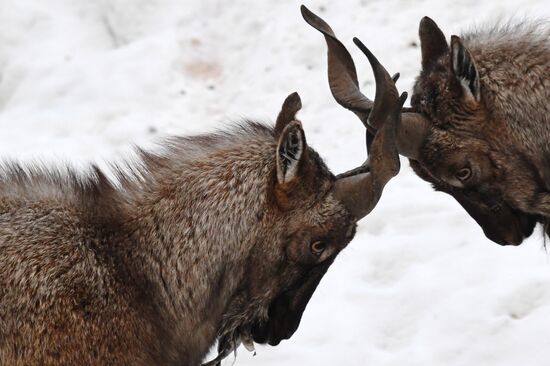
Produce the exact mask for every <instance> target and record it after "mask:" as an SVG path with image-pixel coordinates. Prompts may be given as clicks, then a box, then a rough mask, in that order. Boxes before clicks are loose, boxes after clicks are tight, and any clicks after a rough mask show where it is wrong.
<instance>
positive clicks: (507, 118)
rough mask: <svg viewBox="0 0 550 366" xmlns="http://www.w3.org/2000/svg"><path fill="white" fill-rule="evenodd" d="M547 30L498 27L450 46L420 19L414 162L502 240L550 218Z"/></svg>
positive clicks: (516, 240) (519, 236) (513, 240)
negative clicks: (420, 123) (422, 121)
mask: <svg viewBox="0 0 550 366" xmlns="http://www.w3.org/2000/svg"><path fill="white" fill-rule="evenodd" d="M549 35H550V33H549V32H548V29H547V28H546V27H544V26H542V25H533V24H519V25H499V26H495V27H493V28H489V29H481V30H476V31H472V32H470V33H466V34H464V35H463V36H461V37H457V36H453V37H451V43H450V45H449V44H448V43H447V41H446V38H445V36H444V34H443V32H442V31H441V30H440V29H439V28H438V27H437V25H436V24H435V23H434V22H433V21H432V20H431V19H429V18H424V19H423V20H422V22H421V23H420V39H421V44H422V72H421V73H420V76H419V77H418V79H417V81H416V84H415V87H414V94H413V96H412V107H413V108H414V110H415V111H417V112H420V113H422V114H424V115H425V116H427V117H428V118H429V119H430V120H431V122H432V125H431V127H430V130H429V132H428V135H427V138H426V140H425V142H424V144H423V146H422V148H421V151H420V156H419V159H418V160H411V165H412V167H413V169H414V170H415V171H416V172H417V174H418V175H419V176H421V177H422V178H424V179H425V180H427V181H429V182H431V183H433V185H434V187H435V188H436V189H438V190H442V191H445V192H447V193H450V194H451V195H453V196H454V197H455V198H456V199H457V200H458V201H459V202H460V203H461V204H462V205H463V207H464V208H465V209H466V210H467V211H468V212H469V213H470V215H471V216H472V217H473V218H474V219H476V221H477V222H478V223H479V224H480V225H481V226H482V227H483V229H484V231H485V234H486V235H487V236H488V237H489V238H490V239H492V240H494V241H496V242H498V243H500V244H520V243H521V242H522V241H523V239H524V238H525V237H526V236H529V235H530V234H531V232H532V230H533V227H534V225H535V223H536V222H537V221H538V222H541V223H543V224H544V223H546V224H547V223H548V222H549V221H550V103H549V101H550V37H549ZM547 233H550V232H549V231H547Z"/></svg>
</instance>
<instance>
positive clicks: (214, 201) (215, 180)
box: [0, 111, 356, 366]
mask: <svg viewBox="0 0 550 366" xmlns="http://www.w3.org/2000/svg"><path fill="white" fill-rule="evenodd" d="M283 112H284V111H283ZM287 114H288V116H287V115H285V113H281V115H282V117H281V118H286V119H288V121H283V122H284V125H281V124H280V121H278V128H277V129H276V130H274V129H273V128H272V127H268V126H264V125H261V124H257V123H252V122H247V123H244V124H242V125H241V126H240V127H237V128H234V129H233V130H231V131H229V132H219V133H215V134H209V135H203V136H196V137H178V138H173V139H170V140H169V141H168V142H167V143H166V145H165V148H164V151H163V152H162V153H159V154H153V153H147V152H141V153H140V155H141V159H140V163H139V164H138V165H139V167H138V168H135V167H134V168H133V170H132V172H131V173H130V172H129V171H128V169H120V170H119V174H118V179H117V180H116V181H111V180H109V179H107V178H106V177H105V175H103V173H102V172H101V171H100V170H99V169H97V168H94V169H93V171H92V172H91V173H90V174H89V175H88V176H85V177H83V176H79V175H78V174H77V173H74V172H73V171H72V170H69V169H68V170H67V171H59V170H51V169H45V168H43V169H41V168H29V167H24V166H20V165H16V164H13V165H10V166H5V167H4V170H3V175H2V178H1V180H0V364H2V365H10V366H18V365H21V366H23V365H26V366H28V365H178V366H181V365H186V366H196V365H199V364H200V363H201V361H202V359H203V357H204V356H205V355H206V353H207V351H208V349H209V348H210V347H211V346H212V344H213V343H214V342H215V341H216V339H220V340H221V341H222V345H223V346H224V347H226V346H227V344H228V343H230V344H231V345H233V346H234V345H238V343H239V341H240V340H243V341H245V340H249V339H250V338H252V339H254V341H256V342H260V343H265V342H268V343H270V344H273V345H274V344H278V343H279V342H280V341H281V340H282V339H286V338H288V337H290V336H291V335H292V333H294V331H295V330H296V328H297V327H298V324H299V322H300V318H301V315H302V312H303V311H304V309H305V306H306V304H307V302H308V301H309V299H310V297H311V295H312V293H313V291H314V290H315V288H316V286H317V285H318V283H319V281H320V280H321V277H322V276H323V274H324V273H325V271H326V270H327V269H328V267H329V266H330V264H331V263H332V261H333V260H334V258H335V256H336V255H337V254H338V253H339V252H340V250H341V249H342V248H344V247H345V246H346V245H347V243H348V242H349V241H350V240H351V239H352V237H353V236H354V234H355V225H356V224H355V221H356V220H355V219H354V218H352V216H351V215H350V214H349V213H348V212H347V211H346V209H344V207H343V206H342V205H341V204H340V203H339V202H338V201H336V200H335V199H334V197H333V195H332V188H333V185H334V182H335V181H336V178H335V177H334V176H333V175H332V174H331V173H330V171H329V170H328V169H327V167H326V166H325V165H324V164H323V162H322V160H321V158H320V157H319V156H318V155H317V154H316V153H315V151H313V150H312V149H311V148H309V147H307V145H306V144H305V137H304V134H303V131H302V129H301V125H300V123H299V122H297V121H295V120H293V113H287ZM285 116H286V117H285ZM283 127H284V128H283Z"/></svg>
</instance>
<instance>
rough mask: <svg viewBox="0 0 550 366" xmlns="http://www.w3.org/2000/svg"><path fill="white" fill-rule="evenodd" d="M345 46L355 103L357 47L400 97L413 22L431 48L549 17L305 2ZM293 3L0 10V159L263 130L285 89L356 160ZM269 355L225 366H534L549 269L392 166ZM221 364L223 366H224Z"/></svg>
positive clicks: (108, 1)
mask: <svg viewBox="0 0 550 366" xmlns="http://www.w3.org/2000/svg"><path fill="white" fill-rule="evenodd" d="M305 4H306V5H307V6H308V7H309V8H310V9H311V10H312V11H314V12H316V13H318V14H319V15H321V16H322V17H324V18H325V20H326V21H327V22H328V23H329V24H330V25H331V26H332V27H333V29H334V30H335V32H336V33H337V35H338V36H339V37H340V39H341V40H343V41H344V43H345V44H346V45H347V46H348V48H349V50H350V51H351V53H352V55H353V56H354V57H355V61H356V64H357V67H358V72H359V74H360V82H361V83H362V84H363V87H364V92H365V93H366V94H367V95H369V96H372V95H373V81H372V75H371V71H370V69H369V66H368V64H367V62H366V60H365V59H364V58H363V57H362V55H361V54H360V52H359V51H358V50H357V49H356V48H355V47H354V46H353V44H352V42H351V39H352V37H353V36H358V37H359V38H361V39H362V40H363V41H364V42H365V43H366V44H367V45H368V46H369V47H370V48H371V50H373V52H374V53H375V54H376V55H377V56H378V57H379V59H380V60H381V61H382V62H383V63H384V64H385V65H386V67H387V68H388V70H389V71H390V73H393V72H396V71H400V72H401V74H402V77H401V79H400V81H399V83H398V86H399V88H400V89H401V90H410V89H411V86H412V82H413V80H414V77H415V75H416V74H417V72H418V70H419V65H420V59H419V55H420V51H419V49H418V47H417V46H416V44H417V43H418V37H417V28H418V22H419V21H420V19H421V17H422V16H424V15H429V16H431V17H432V18H433V19H435V20H436V22H438V24H439V25H440V26H441V27H442V29H443V30H444V31H445V33H446V34H447V35H448V36H449V37H450V35H451V34H454V33H459V32H460V30H461V29H464V28H465V27H469V26H472V25H474V24H480V23H483V22H486V21H491V20H494V19H498V18H509V17H511V16H514V17H518V16H519V17H523V16H527V17H533V16H536V17H543V18H544V17H549V16H550V8H549V7H548V1H547V0H540V1H537V0H525V1H522V2H518V1H515V0H493V1H479V0H475V1H473V0H467V1H465V0H462V1H457V0H455V1H438V0H424V1H414V2H413V1H410V0H409V1H404V0H400V1H399V0H393V1H382V0H355V1H328V0H324V1H321V0H315V1H305ZM299 5H300V2H296V1H269V2H267V1H254V0H225V1H221V0H218V1H214V0H202V1H198V0H194V1H192V0H93V1H92V0H78V1H77V0H17V1H15V0H0V130H1V133H0V156H2V157H11V158H18V159H23V160H32V159H34V160H36V159H39V160H42V161H47V162H48V161H60V160H62V161H69V162H72V163H74V164H77V165H84V164H86V163H88V162H90V161H96V162H104V161H108V160H113V159H114V160H120V159H122V158H124V157H125V156H128V154H129V153H130V150H131V146H132V144H139V145H142V146H146V147H147V146H152V142H153V141H154V140H155V139H156V138H157V137H158V136H159V135H166V134H174V133H177V134H190V133H197V132H204V131H210V130H212V129H214V128H217V127H221V126H223V125H224V123H226V122H227V121H232V120H238V119H239V118H241V117H243V116H247V117H250V118H256V119H259V120H266V121H269V120H274V118H275V116H276V114H277V112H278V110H279V108H280V106H281V103H282V101H283V99H284V98H285V97H286V95H288V94H289V93H291V92H293V91H298V92H299V93H300V95H301V97H302V101H303V104H304V108H303V110H302V111H301V113H300V118H301V120H302V121H303V124H304V128H305V130H306V136H307V139H308V142H309V144H310V145H312V146H313V147H315V148H316V149H317V150H318V151H319V152H320V153H321V155H322V156H323V157H325V159H326V161H327V163H328V165H329V166H330V167H331V169H332V170H333V171H334V172H342V171H344V170H346V169H348V168H351V167H354V166H356V165H358V164H359V163H360V162H362V161H363V159H364V157H365V152H364V149H365V148H364V141H363V136H364V133H363V128H362V126H361V124H360V122H359V121H358V120H357V119H356V118H355V116H354V115H353V114H351V113H350V112H348V111H346V110H344V109H343V108H341V107H340V106H338V105H337V104H336V102H334V101H333V99H332V96H331V95H330V92H329V89H328V83H327V79H326V59H325V52H326V48H325V43H324V40H323V38H322V37H321V35H320V34H319V33H317V32H316V31H315V30H313V29H312V28H311V27H309V26H308V25H307V24H306V23H305V22H304V21H303V20H302V18H301V15H300V12H299ZM402 166H403V168H402V171H401V173H400V174H399V176H398V177H397V178H396V179H394V180H393V181H391V182H390V184H389V185H388V187H387V189H386V191H385V193H384V196H383V198H382V201H381V202H380V204H379V205H378V207H377V208H376V209H375V210H374V212H373V213H372V214H371V215H369V216H368V217H367V218H366V219H364V220H363V221H362V222H361V224H360V226H359V231H358V235H357V236H356V239H355V240H354V241H353V242H352V244H351V245H350V246H349V247H348V248H347V249H346V250H345V251H344V252H343V253H342V254H341V255H340V257H339V258H338V259H337V260H336V262H335V264H334V265H333V267H332V268H331V269H330V271H329V273H328V274H327V275H326V277H325V279H324V280H323V282H322V284H321V286H320V288H319V289H318V291H317V292H316V294H315V295H314V297H313V298H312V300H311V302H310V304H309V306H308V309H307V310H306V312H305V315H304V318H303V321H302V324H301V326H300V329H299V330H298V331H297V332H296V334H295V335H294V337H293V338H292V339H291V340H289V341H286V342H283V343H282V344H281V345H280V346H278V347H275V348H273V347H257V351H258V354H257V356H256V357H251V355H250V354H248V353H247V352H246V351H245V350H244V349H240V351H239V354H238V357H237V360H236V365H242V366H244V365H265V366H269V365H302V366H305V365H316V366H321V365H374V366H393V365H395V366H397V365H399V366H404V365H407V366H415V365H419V366H420V365H422V366H426V365H429V366H431V365H446V366H459V365H464V366H472V365H484V366H493V365H494V366H496V365H498V366H507V365H510V366H512V365H514V366H515V365H529V366H538V365H541V366H543V365H544V366H546V365H549V364H550V263H549V255H548V253H547V252H545V250H544V249H543V242H542V238H541V236H540V234H539V235H535V236H534V237H532V238H531V239H530V240H528V241H526V242H524V244H523V245H522V246H520V247H499V246H498V245H496V244H493V243H491V242H489V241H488V240H487V239H485V237H484V235H483V233H482V231H481V229H480V228H479V227H478V226H477V224H476V223H475V222H474V221H473V220H472V219H470V218H469V217H468V216H467V214H466V213H465V212H464V211H463V210H462V209H461V208H460V207H459V205H458V204H457V203H456V202H455V201H453V200H452V199H451V198H449V197H448V196H446V195H444V194H442V193H435V192H433V191H432V190H431V188H430V187H429V186H428V184H427V183H425V182H423V181H421V180H420V179H418V178H417V177H416V176H414V174H413V173H412V171H411V170H410V168H409V167H408V164H407V163H406V162H405V161H403V164H402ZM232 362H233V359H232V357H229V358H228V359H227V360H226V361H225V362H224V365H231V364H232Z"/></svg>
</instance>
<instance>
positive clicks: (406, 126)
mask: <svg viewBox="0 0 550 366" xmlns="http://www.w3.org/2000/svg"><path fill="white" fill-rule="evenodd" d="M353 42H354V43H355V44H356V45H357V47H359V49H360V50H361V51H362V52H363V53H364V54H365V56H367V59H368V60H369V62H370V64H371V66H372V69H373V71H374V79H375V81H376V98H374V106H373V109H372V112H371V114H370V115H369V118H368V120H367V122H368V123H369V124H370V125H372V126H373V127H374V128H376V129H378V128H379V127H380V125H381V124H383V123H384V120H385V119H387V118H392V119H393V118H395V115H390V114H395V113H402V111H401V110H399V111H397V110H395V109H392V108H391V106H388V105H386V103H387V102H388V100H390V103H391V100H393V99H394V98H396V97H397V89H396V88H395V83H394V82H392V80H390V75H389V74H388V72H387V71H386V70H385V69H384V67H383V66H382V65H381V64H380V62H379V61H378V59H377V58H376V57H375V56H374V55H373V54H372V52H370V51H369V49H368V48H367V47H366V46H365V45H364V44H363V43H362V42H361V41H360V40H359V39H357V38H354V39H353ZM391 79H393V78H391ZM389 94H394V95H392V96H391V98H390V99H388V98H378V95H384V96H388V97H390V95H389ZM378 102H380V103H378ZM429 127H430V123H429V121H428V119H427V118H426V117H424V116H422V115H421V114H420V113H414V112H405V113H402V116H401V122H400V123H399V126H398V127H397V149H398V151H399V154H401V155H403V156H406V157H407V158H409V159H413V160H418V155H419V152H420V148H421V147H422V144H423V142H424V140H425V139H426V136H427V134H428V131H429Z"/></svg>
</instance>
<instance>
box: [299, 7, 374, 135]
mask: <svg viewBox="0 0 550 366" xmlns="http://www.w3.org/2000/svg"><path fill="white" fill-rule="evenodd" d="M300 10H301V12H302V16H303V17H304V20H305V21H306V22H307V23H308V24H309V25H311V26H312V27H313V28H315V29H317V30H318V31H319V32H321V33H322V34H323V35H324V36H325V41H326V43H327V47H328V54H327V56H328V82H329V85H330V91H331V92H332V95H333V97H334V99H336V101H337V102H338V103H339V104H340V105H341V106H342V107H344V108H347V109H349V110H350V111H352V112H353V113H355V114H356V115H357V117H359V119H360V120H361V121H362V122H363V124H364V125H365V127H366V128H367V129H368V130H369V132H371V133H373V134H374V133H376V130H374V129H373V128H372V127H371V126H369V125H368V123H367V118H368V116H369V113H370V110H371V108H372V106H373V102H372V101H371V100H370V99H368V98H367V97H365V96H364V95H363V93H361V91H360V90H359V82H358V81H357V71H356V70H355V64H354V63H353V59H352V58H351V55H350V54H349V52H348V50H347V49H346V47H345V46H344V45H343V44H342V42H340V41H339V40H338V38H336V36H335V35H334V32H333V31H332V29H331V28H330V26H329V25H328V24H327V23H326V22H325V21H324V20H323V19H321V18H320V17H318V16H317V15H315V14H313V13H312V12H311V11H310V10H309V9H308V8H306V7H305V6H304V5H302V6H301V7H300Z"/></svg>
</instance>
